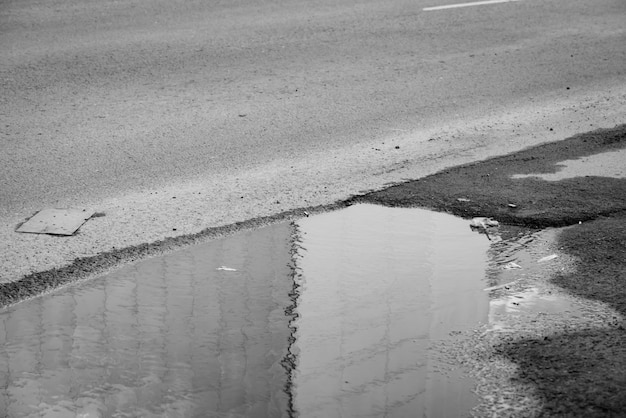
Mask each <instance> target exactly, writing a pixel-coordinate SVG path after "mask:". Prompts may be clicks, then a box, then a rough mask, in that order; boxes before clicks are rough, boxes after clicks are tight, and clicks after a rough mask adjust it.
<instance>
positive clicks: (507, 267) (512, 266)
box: [502, 261, 522, 270]
mask: <svg viewBox="0 0 626 418" xmlns="http://www.w3.org/2000/svg"><path fill="white" fill-rule="evenodd" d="M502 268H503V269H505V270H513V269H521V268H522V266H520V265H519V264H517V263H514V262H512V261H511V262H510V263H506V264H505V265H504V266H502Z"/></svg>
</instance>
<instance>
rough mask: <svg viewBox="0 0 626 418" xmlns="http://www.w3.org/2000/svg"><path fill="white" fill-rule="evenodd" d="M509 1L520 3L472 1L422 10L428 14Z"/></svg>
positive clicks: (496, 0) (500, 0)
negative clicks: (435, 11)
mask: <svg viewBox="0 0 626 418" xmlns="http://www.w3.org/2000/svg"><path fill="white" fill-rule="evenodd" d="M511 1H521V0H485V1H474V2H471V3H457V4H448V5H445V6H433V7H424V8H423V9H422V10H423V11H425V12H430V11H433V10H444V9H456V8H458V7H470V6H482V5H484V4H496V3H509V2H511Z"/></svg>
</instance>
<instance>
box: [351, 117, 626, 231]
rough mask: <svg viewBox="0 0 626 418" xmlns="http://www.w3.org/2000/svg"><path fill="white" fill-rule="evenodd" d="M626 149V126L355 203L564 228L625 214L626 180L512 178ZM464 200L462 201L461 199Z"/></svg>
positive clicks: (458, 169)
mask: <svg viewBox="0 0 626 418" xmlns="http://www.w3.org/2000/svg"><path fill="white" fill-rule="evenodd" d="M625 147H626V125H621V126H619V127H616V128H614V129H610V130H597V131H594V132H589V133H585V134H581V135H577V136H574V137H572V138H568V139H566V140H563V141H559V142H554V143H549V144H545V145H540V146H537V147H532V148H529V149H526V150H524V151H521V152H517V153H514V154H510V155H505V156H502V157H496V158H492V159H489V160H486V161H481V162H476V163H472V164H468V165H463V166H459V167H453V168H450V169H448V170H445V171H443V172H440V173H437V174H433V175H431V176H428V177H424V178H422V179H419V180H414V181H409V182H406V183H402V184H398V185H395V186H392V187H389V188H388V189H385V190H381V191H376V192H372V193H368V194H366V195H363V196H357V197H355V198H354V200H355V201H360V202H369V203H378V204H383V205H388V206H419V207H425V208H430V209H435V210H439V211H445V212H450V213H453V214H455V215H457V216H461V217H465V218H472V217H476V216H486V217H492V218H494V219H496V220H498V221H500V222H502V223H507V224H511V225H520V226H528V227H532V228H544V227H549V226H553V227H561V226H567V225H572V224H577V223H579V222H585V221H589V220H592V219H596V218H598V217H599V216H606V215H612V214H618V213H626V179H618V178H609V177H575V178H567V179H563V180H559V181H546V180H542V179H540V178H532V177H529V178H523V179H512V178H511V176H513V175H515V174H535V173H554V172H556V171H557V170H558V167H557V165H556V164H557V163H559V162H561V161H564V160H571V159H576V158H580V157H583V156H588V155H593V154H597V153H600V152H605V151H611V150H618V149H622V148H625ZM459 199H461V200H459Z"/></svg>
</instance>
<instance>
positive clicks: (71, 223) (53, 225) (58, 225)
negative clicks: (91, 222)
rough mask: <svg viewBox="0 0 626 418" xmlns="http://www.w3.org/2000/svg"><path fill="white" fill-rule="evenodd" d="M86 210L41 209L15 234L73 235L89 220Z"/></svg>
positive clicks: (91, 212) (89, 212)
mask: <svg viewBox="0 0 626 418" xmlns="http://www.w3.org/2000/svg"><path fill="white" fill-rule="evenodd" d="M93 213H94V212H93V211H88V210H86V209H42V210H40V211H39V212H37V213H36V214H35V216H33V217H32V218H30V219H29V220H28V221H26V222H24V223H23V224H22V225H20V227H19V228H17V230H16V231H17V232H25V233H31V234H50V235H74V233H75V232H76V231H77V230H78V228H80V227H81V226H82V224H84V223H85V221H87V219H89V218H91V215H93Z"/></svg>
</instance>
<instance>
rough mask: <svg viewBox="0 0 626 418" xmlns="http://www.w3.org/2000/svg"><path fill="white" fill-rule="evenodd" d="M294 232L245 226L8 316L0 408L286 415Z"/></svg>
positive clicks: (1, 326) (44, 412) (2, 333)
mask: <svg viewBox="0 0 626 418" xmlns="http://www.w3.org/2000/svg"><path fill="white" fill-rule="evenodd" d="M290 236H291V227H290V226H289V225H286V224H283V225H275V226H271V227H268V228H264V229H260V230H257V231H254V232H246V233H241V234H238V235H236V236H233V237H229V238H225V239H222V240H219V241H216V242H212V243H210V244H205V245H200V246H197V247H193V248H190V249H186V250H184V251H179V252H177V253H173V254H170V255H167V256H165V257H160V258H154V259H151V260H147V261H144V262H141V263H138V264H136V265H135V266H132V267H127V268H124V269H122V270H120V271H118V272H116V273H115V274H111V275H109V276H107V277H102V278H101V279H98V280H95V281H91V282H86V283H82V284H79V285H75V286H71V287H67V288H65V289H62V290H60V291H58V292H56V293H54V294H51V295H47V296H44V297H40V298H37V299H34V300H30V301H27V302H24V303H22V304H19V305H17V306H14V307H12V308H11V309H9V310H8V311H5V312H3V313H2V314H0V380H1V382H0V416H3V417H12V418H16V417H25V416H28V417H31V416H43V417H162V416H167V417H209V416H242V417H243V416H254V417H279V416H282V415H286V414H287V410H288V402H289V400H288V395H287V394H286V393H285V391H284V386H285V384H286V381H287V372H286V370H285V369H284V368H283V366H282V365H281V360H282V359H283V357H284V356H285V355H286V352H287V349H288V345H289V336H290V330H289V327H288V322H289V319H290V318H289V317H287V316H285V313H284V311H285V308H286V307H287V306H288V305H289V304H290V303H291V300H290V299H289V297H288V295H289V292H290V291H291V289H292V287H293V282H292V280H291V273H290V269H289V268H288V265H289V263H290V247H291V239H290ZM223 266H224V267H228V268H229V269H236V271H232V270H217V268H219V267H223Z"/></svg>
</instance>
